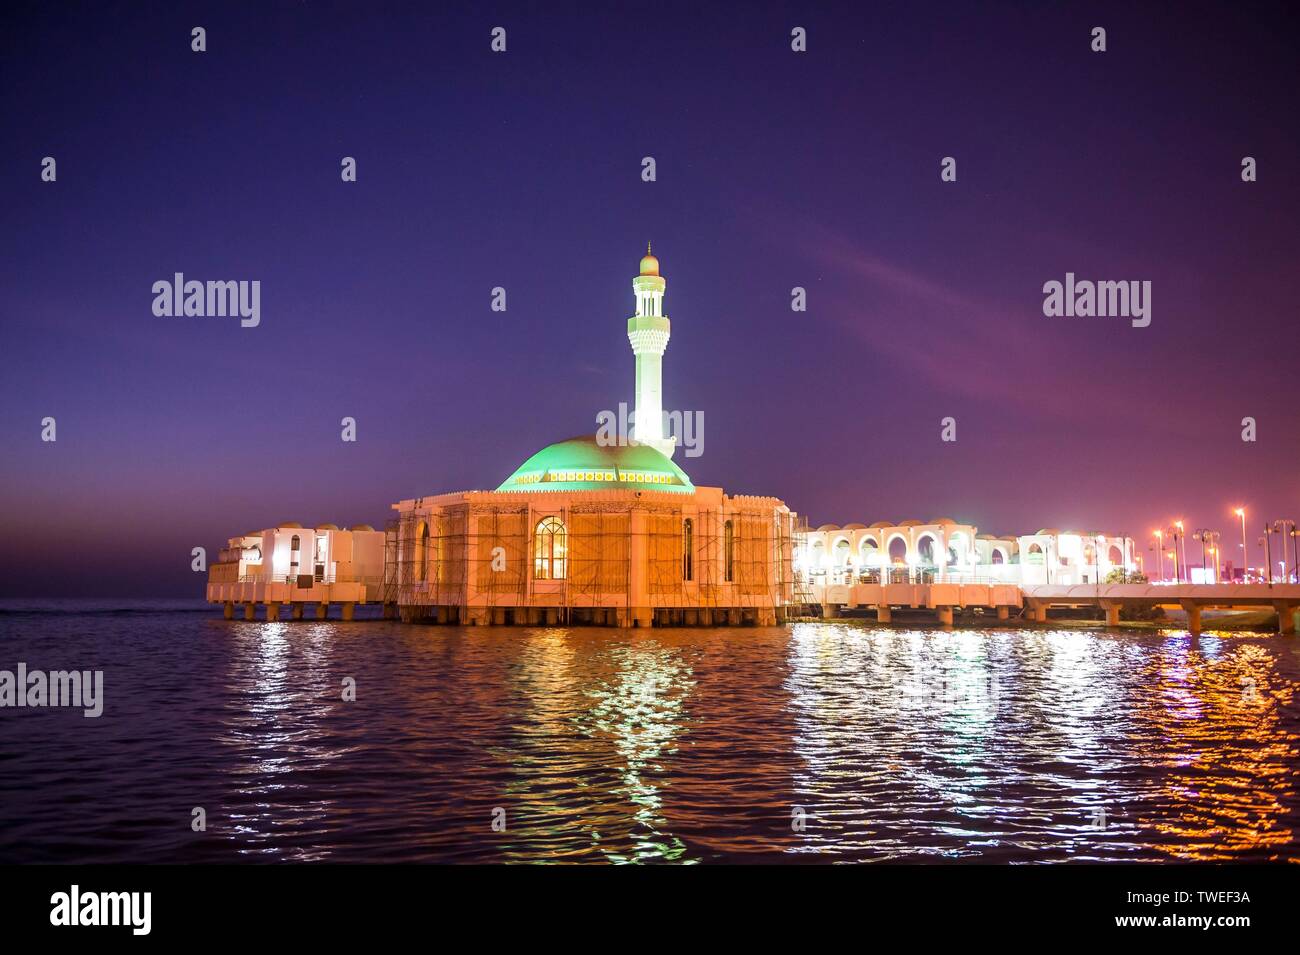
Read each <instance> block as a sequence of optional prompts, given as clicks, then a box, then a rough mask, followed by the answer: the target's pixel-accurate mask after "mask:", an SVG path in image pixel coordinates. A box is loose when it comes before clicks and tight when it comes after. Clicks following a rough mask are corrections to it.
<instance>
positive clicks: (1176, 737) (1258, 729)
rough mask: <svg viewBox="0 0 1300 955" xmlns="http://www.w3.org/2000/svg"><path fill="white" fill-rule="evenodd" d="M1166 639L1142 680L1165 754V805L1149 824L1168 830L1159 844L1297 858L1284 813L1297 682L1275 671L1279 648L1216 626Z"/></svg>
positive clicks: (1292, 791) (1184, 853)
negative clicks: (1287, 719)
mask: <svg viewBox="0 0 1300 955" xmlns="http://www.w3.org/2000/svg"><path fill="white" fill-rule="evenodd" d="M1165 637H1166V639H1165V641H1164V643H1163V644H1162V645H1161V647H1160V649H1159V652H1158V653H1157V654H1156V655H1155V657H1154V658H1153V659H1152V661H1151V664H1150V666H1149V667H1148V668H1147V671H1146V673H1145V674H1144V677H1145V680H1149V681H1150V682H1149V685H1150V688H1151V690H1150V692H1151V694H1152V696H1154V697H1155V702H1156V705H1154V706H1152V707H1151V709H1150V721H1149V722H1150V732H1151V742H1152V743H1153V745H1154V747H1155V748H1156V751H1157V752H1158V753H1160V752H1163V753H1164V754H1166V755H1165V756H1164V762H1165V766H1166V767H1167V768H1168V772H1167V773H1166V775H1165V777H1164V787H1163V794H1164V800H1163V802H1164V803H1165V804H1167V806H1168V809H1167V811H1165V812H1163V813H1161V814H1160V815H1159V816H1153V817H1151V818H1149V819H1147V820H1145V822H1146V824H1147V825H1149V826H1150V827H1151V828H1152V829H1153V830H1154V831H1156V832H1158V833H1160V834H1161V835H1163V836H1166V837H1168V839H1167V840H1161V841H1160V843H1159V845H1160V847H1161V848H1162V849H1163V850H1164V851H1166V852H1167V853H1168V854H1169V855H1170V856H1171V857H1173V858H1176V859H1180V860H1191V861H1226V860H1230V859H1232V858H1234V857H1235V856H1237V855H1239V854H1241V853H1242V852H1244V851H1253V852H1257V853H1258V852H1263V853H1266V854H1267V855H1268V856H1269V857H1271V858H1287V857H1288V856H1289V857H1290V858H1292V859H1293V860H1294V858H1295V851H1294V850H1295V845H1294V842H1295V833H1294V830H1293V829H1292V828H1291V826H1290V825H1289V824H1288V823H1287V821H1286V820H1287V816H1288V813H1287V803H1288V802H1293V801H1294V799H1295V795H1296V786H1295V782H1296V766H1297V755H1298V753H1297V745H1296V736H1295V734H1294V733H1291V732H1288V731H1287V729H1286V728H1285V726H1284V725H1283V723H1282V717H1283V714H1284V711H1286V710H1289V709H1290V708H1291V707H1292V706H1293V703H1294V693H1295V687H1294V684H1293V683H1291V682H1289V681H1287V680H1285V679H1280V678H1279V677H1278V675H1277V673H1276V667H1277V657H1276V654H1275V653H1273V652H1270V650H1269V649H1266V647H1265V646H1263V645H1260V644H1258V643H1247V642H1243V641H1240V640H1237V639H1235V638H1234V636H1233V635H1231V634H1216V633H1205V634H1202V635H1201V636H1200V637H1199V638H1196V637H1192V636H1191V635H1190V634H1188V633H1185V632H1178V631H1172V632H1167V633H1166V634H1165ZM1278 639H1281V638H1278ZM1288 644H1290V642H1289V641H1288ZM1291 649H1292V652H1294V651H1293V647H1291Z"/></svg>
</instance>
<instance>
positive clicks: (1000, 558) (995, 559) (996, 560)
mask: <svg viewBox="0 0 1300 955" xmlns="http://www.w3.org/2000/svg"><path fill="white" fill-rule="evenodd" d="M1006 562H1007V554H1006V551H1004V550H1003V549H1002V548H1001V547H994V548H993V550H992V551H991V552H990V553H989V563H990V564H1005V563H1006Z"/></svg>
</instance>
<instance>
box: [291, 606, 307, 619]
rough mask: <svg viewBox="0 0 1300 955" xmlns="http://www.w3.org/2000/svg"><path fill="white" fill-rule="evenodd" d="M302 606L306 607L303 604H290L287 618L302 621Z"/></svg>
mask: <svg viewBox="0 0 1300 955" xmlns="http://www.w3.org/2000/svg"><path fill="white" fill-rule="evenodd" d="M304 606H306V605H305V604H290V605H289V616H290V617H292V618H293V619H294V620H301V619H302V610H303V607H304Z"/></svg>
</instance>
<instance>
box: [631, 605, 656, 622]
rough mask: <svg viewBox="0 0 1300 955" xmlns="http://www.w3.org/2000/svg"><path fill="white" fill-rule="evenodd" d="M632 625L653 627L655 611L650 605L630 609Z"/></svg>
mask: <svg viewBox="0 0 1300 955" xmlns="http://www.w3.org/2000/svg"><path fill="white" fill-rule="evenodd" d="M632 621H633V625H634V626H637V627H653V626H654V625H655V613H654V610H653V609H651V608H650V607H637V608H636V609H635V610H633V611H632Z"/></svg>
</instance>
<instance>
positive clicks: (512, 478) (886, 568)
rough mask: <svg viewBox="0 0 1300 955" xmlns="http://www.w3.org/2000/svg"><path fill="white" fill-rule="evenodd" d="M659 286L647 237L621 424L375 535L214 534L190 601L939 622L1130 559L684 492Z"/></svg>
mask: <svg viewBox="0 0 1300 955" xmlns="http://www.w3.org/2000/svg"><path fill="white" fill-rule="evenodd" d="M666 288H667V282H666V281H665V279H664V277H663V275H662V274H661V272H660V268H659V260H658V259H657V258H656V257H655V256H654V255H653V254H652V253H651V251H650V249H649V248H648V247H647V249H646V254H645V256H644V257H643V258H642V259H641V267H640V270H639V272H638V274H637V276H636V277H635V278H633V279H632V292H633V295H634V298H635V313H634V314H633V315H632V317H630V318H629V319H628V320H627V338H628V342H629V344H630V345H631V347H632V354H633V357H634V359H635V368H636V377H635V395H636V406H635V412H634V416H633V423H632V429H631V433H630V434H623V433H617V434H611V433H609V432H608V431H607V429H606V428H605V427H602V428H601V429H600V430H598V431H596V432H595V433H594V434H586V435H578V436H576V437H572V438H567V439H565V440H562V441H557V442H555V443H554V444H549V445H547V446H546V447H544V448H542V449H541V450H540V451H538V452H536V453H535V454H533V455H531V456H529V457H528V458H526V459H525V460H524V461H523V463H522V464H520V465H519V467H517V468H516V469H515V470H514V472H512V473H511V474H510V475H509V476H507V477H506V479H505V480H504V481H502V482H501V483H500V485H498V486H497V487H496V489H495V490H476V491H457V492H453V493H442V494H431V495H428V496H425V497H416V498H409V499H407V500H404V501H399V502H398V503H396V504H394V505H392V509H393V511H394V512H395V516H394V517H393V519H392V520H391V521H390V522H389V524H388V526H387V528H386V529H385V530H382V531H381V530H375V529H373V528H371V527H369V526H365V525H362V526H358V527H353V528H346V529H340V528H338V527H336V526H334V525H332V524H326V525H323V526H321V527H317V528H304V527H303V526H302V525H301V524H298V523H294V522H288V523H285V524H282V525H279V526H277V527H273V528H268V529H264V530H261V531H252V532H250V533H248V534H244V535H240V536H238V537H233V538H230V540H229V544H228V546H227V548H226V549H225V550H224V551H223V552H222V554H221V557H220V559H219V561H218V562H217V563H215V564H213V565H212V567H211V569H210V573H209V582H208V590H207V599H208V600H209V601H210V602H212V603H222V604H224V605H225V611H226V616H227V617H232V616H233V614H234V608H235V607H236V606H242V607H243V612H244V616H245V618H246V619H253V614H254V612H255V607H256V605H257V604H263V605H265V607H266V616H267V619H272V620H274V619H277V618H278V617H279V613H280V608H281V607H282V606H287V607H288V608H289V609H290V611H291V613H292V614H293V616H294V617H295V618H298V617H301V616H303V610H304V608H305V607H306V606H307V605H309V604H313V605H315V606H316V613H315V615H316V616H317V617H324V616H327V615H328V613H329V607H330V605H331V604H338V605H340V606H341V608H342V615H343V618H344V619H352V616H353V613H354V608H355V607H356V606H357V605H361V604H367V603H382V604H383V606H384V613H385V615H386V616H390V617H398V616H400V618H401V619H402V620H404V621H408V622H414V621H429V622H437V623H457V624H487V625H491V624H498V625H499V624H524V625H533V626H536V625H549V624H557V623H565V624H594V625H607V626H619V627H632V626H636V627H648V626H654V625H660V626H665V625H666V626H681V625H703V626H711V625H712V626H737V625H741V624H756V625H773V624H776V623H778V622H782V621H784V620H786V619H788V618H789V617H790V616H793V615H796V614H798V615H802V614H803V613H804V612H805V608H806V607H808V606H820V607H821V608H822V612H823V613H825V614H826V615H828V616H833V615H835V614H836V613H837V612H838V608H839V607H848V608H854V607H857V606H861V605H867V606H875V607H877V615H878V618H879V619H881V620H888V619H889V613H890V608H891V607H893V606H903V607H908V606H911V607H916V606H919V605H926V604H933V605H935V606H939V605H940V604H942V603H943V601H945V600H946V601H948V606H949V609H948V611H947V613H948V614H949V615H950V614H951V605H958V606H968V605H973V606H987V607H989V608H991V609H997V611H998V613H999V615H1004V613H1005V611H1006V610H1007V608H1008V607H1016V608H1018V607H1019V606H1020V604H1021V601H1022V591H1021V588H1022V587H1024V586H1027V585H1046V586H1072V585H1080V584H1082V585H1086V584H1092V585H1094V586H1095V585H1097V584H1099V583H1101V582H1102V581H1103V580H1105V579H1106V577H1107V575H1108V574H1110V573H1111V572H1112V571H1113V570H1115V569H1124V570H1126V571H1132V570H1133V569H1134V568H1135V567H1136V563H1135V561H1136V552H1135V550H1136V548H1135V542H1134V541H1133V540H1132V539H1130V538H1126V537H1122V536H1116V535H1111V534H1105V533H1098V532H1082V531H1059V530H1055V529H1043V530H1041V531H1039V532H1038V533H1037V534H1030V535H1021V536H1018V537H995V536H992V535H988V534H980V533H979V532H978V528H976V527H974V526H973V525H967V524H960V523H957V522H956V521H953V520H952V519H950V518H934V519H931V520H930V521H926V522H922V521H917V520H904V521H899V522H889V521H881V522H878V523H875V524H872V525H870V526H867V525H864V524H846V525H844V526H843V527H841V526H839V525H835V524H825V525H822V526H820V527H818V528H817V529H816V530H809V529H808V528H806V527H801V526H800V524H799V520H798V515H797V514H795V513H794V512H792V511H791V510H790V509H789V508H788V507H787V506H786V505H785V503H784V502H783V501H781V500H779V499H778V498H775V497H751V496H745V495H730V494H727V493H726V491H724V490H723V489H722V488H720V487H697V486H696V485H695V484H694V483H693V482H692V481H691V479H690V477H689V476H688V475H687V474H686V472H685V471H683V470H682V468H681V467H679V466H678V465H677V464H676V463H675V462H674V461H673V457H674V455H675V453H676V451H677V450H678V447H677V445H678V439H679V437H680V435H678V434H673V433H670V431H671V430H672V429H670V428H669V427H668V426H667V425H666V424H665V422H666V421H667V420H669V419H670V418H671V416H670V415H666V414H665V413H664V400H663V358H664V354H665V353H666V351H667V348H668V342H669V339H670V337H671V333H672V324H671V322H670V321H669V319H668V316H667V315H666V314H665V313H664V292H665V289H666ZM612 403H613V402H611V404H612ZM597 420H599V419H597ZM679 430H680V429H679ZM917 587H925V588H928V589H926V590H924V591H922V590H918V589H916V588H917ZM944 588H946V589H944ZM950 592H951V593H950ZM943 594H949V596H947V597H944V596H942V595H943ZM936 601H938V603H936ZM941 618H942V614H941Z"/></svg>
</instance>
